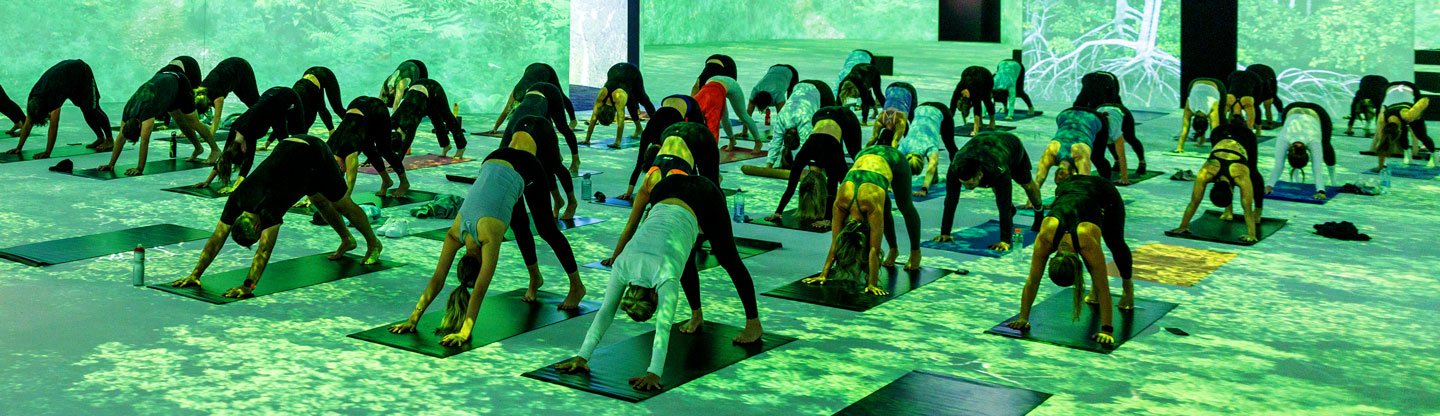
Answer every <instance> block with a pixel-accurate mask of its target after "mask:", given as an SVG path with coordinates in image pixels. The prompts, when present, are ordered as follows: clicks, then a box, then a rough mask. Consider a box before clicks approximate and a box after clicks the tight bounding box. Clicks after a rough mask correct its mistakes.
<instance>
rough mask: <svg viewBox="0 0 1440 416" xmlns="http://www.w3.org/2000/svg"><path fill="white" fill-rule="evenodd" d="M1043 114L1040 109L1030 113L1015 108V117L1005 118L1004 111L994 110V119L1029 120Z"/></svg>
mask: <svg viewBox="0 0 1440 416" xmlns="http://www.w3.org/2000/svg"><path fill="white" fill-rule="evenodd" d="M1043 115H1045V112H1044V111H1040V110H1035V111H1034V112H1031V113H1026V112H1024V111H1019V110H1016V111H1015V117H1012V118H1008V119H1007V118H1005V112H1004V111H997V112H995V120H999V121H1025V120H1029V119H1032V118H1035V117H1040V116H1043ZM967 127H968V126H967Z"/></svg>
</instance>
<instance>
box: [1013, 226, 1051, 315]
mask: <svg viewBox="0 0 1440 416" xmlns="http://www.w3.org/2000/svg"><path fill="white" fill-rule="evenodd" d="M1059 223H1060V221H1059V220H1056V219H1054V218H1046V219H1045V222H1044V224H1043V225H1041V229H1040V235H1038V236H1036V238H1035V247H1034V249H1033V251H1032V252H1031V253H1030V274H1028V275H1026V277H1025V289H1024V290H1022V291H1021V292H1020V315H1018V317H1017V318H1016V319H1015V320H1014V321H1011V322H1010V324H1008V326H1009V327H1011V328H1015V329H1026V328H1029V327H1030V308H1031V307H1032V306H1033V305H1034V304H1035V294H1036V293H1037V292H1039V291H1040V277H1041V276H1043V274H1044V272H1045V262H1046V261H1048V260H1050V254H1052V253H1054V252H1055V245H1054V244H1053V243H1052V242H1051V241H1052V240H1053V239H1054V238H1055V227H1056V226H1058V225H1059Z"/></svg>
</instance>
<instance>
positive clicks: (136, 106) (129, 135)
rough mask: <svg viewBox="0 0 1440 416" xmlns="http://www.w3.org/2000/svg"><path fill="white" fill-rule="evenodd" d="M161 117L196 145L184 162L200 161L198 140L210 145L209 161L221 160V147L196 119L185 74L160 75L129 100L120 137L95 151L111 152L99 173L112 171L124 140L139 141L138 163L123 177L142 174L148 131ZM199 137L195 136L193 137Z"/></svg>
mask: <svg viewBox="0 0 1440 416" xmlns="http://www.w3.org/2000/svg"><path fill="white" fill-rule="evenodd" d="M162 115H169V116H170V117H171V118H172V119H174V120H175V121H176V122H177V124H178V127H180V131H181V132H182V133H184V134H185V138H187V139H189V140H190V144H191V145H194V146H195V153H194V154H191V155H190V157H189V158H188V159H186V160H189V161H199V160H200V155H201V154H204V153H205V149H202V148H200V139H199V138H204V139H205V142H207V143H209V144H210V155H211V159H218V158H219V157H220V148H219V147H218V146H216V145H215V139H214V137H213V136H211V135H210V129H207V128H205V125H204V124H202V123H200V119H199V118H196V117H195V91H194V90H191V89H190V82H189V81H186V79H185V76H184V75H180V74H178V73H173V72H161V73H158V74H155V76H154V77H151V78H150V80H149V81H145V83H144V84H142V85H140V89H138V90H136V91H135V94H134V95H131V96H130V101H129V102H127V103H125V110H124V112H123V113H122V115H121V117H120V120H121V121H120V137H119V138H117V140H113V141H112V140H109V139H106V141H105V143H102V144H100V146H97V147H96V148H95V149H96V150H100V151H102V152H103V151H106V150H109V151H110V162H109V163H107V164H105V165H101V166H100V167H99V168H97V169H98V170H100V171H102V172H106V171H110V170H113V169H114V168H115V162H116V161H117V160H119V159H120V149H121V148H123V147H124V144H125V141H126V140H137V139H138V140H139V141H140V163H138V164H137V165H136V167H134V168H131V169H129V170H127V171H125V174H126V175H129V176H135V175H140V174H142V173H144V171H145V159H146V156H148V154H149V152H150V132H151V130H152V129H154V128H155V122H156V118H157V117H160V116H162ZM197 134H198V135H199V137H196V135H197Z"/></svg>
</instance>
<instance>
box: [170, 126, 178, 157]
mask: <svg viewBox="0 0 1440 416" xmlns="http://www.w3.org/2000/svg"><path fill="white" fill-rule="evenodd" d="M177 141H179V139H178V138H177V137H176V135H175V132H170V158H171V159H174V158H175V142H177Z"/></svg>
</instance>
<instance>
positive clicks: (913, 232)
mask: <svg viewBox="0 0 1440 416" xmlns="http://www.w3.org/2000/svg"><path fill="white" fill-rule="evenodd" d="M890 171H891V172H892V173H891V175H892V176H894V179H891V180H890V195H891V196H892V197H894V198H895V205H896V206H897V207H898V208H899V209H900V215H901V216H902V217H904V218H905V232H906V233H907V234H910V249H911V250H919V249H920V214H919V213H918V212H916V211H915V201H914V200H913V199H912V198H913V197H912V196H911V195H910V193H911V192H912V191H911V189H912V188H911V186H910V178H911V176H910V163H909V162H906V161H905V159H900V161H899V163H893V164H891V165H890ZM885 241H886V242H888V243H889V244H890V249H891V250H895V249H897V247H898V246H897V245H896V244H895V215H894V211H892V210H891V209H890V198H885Z"/></svg>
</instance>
